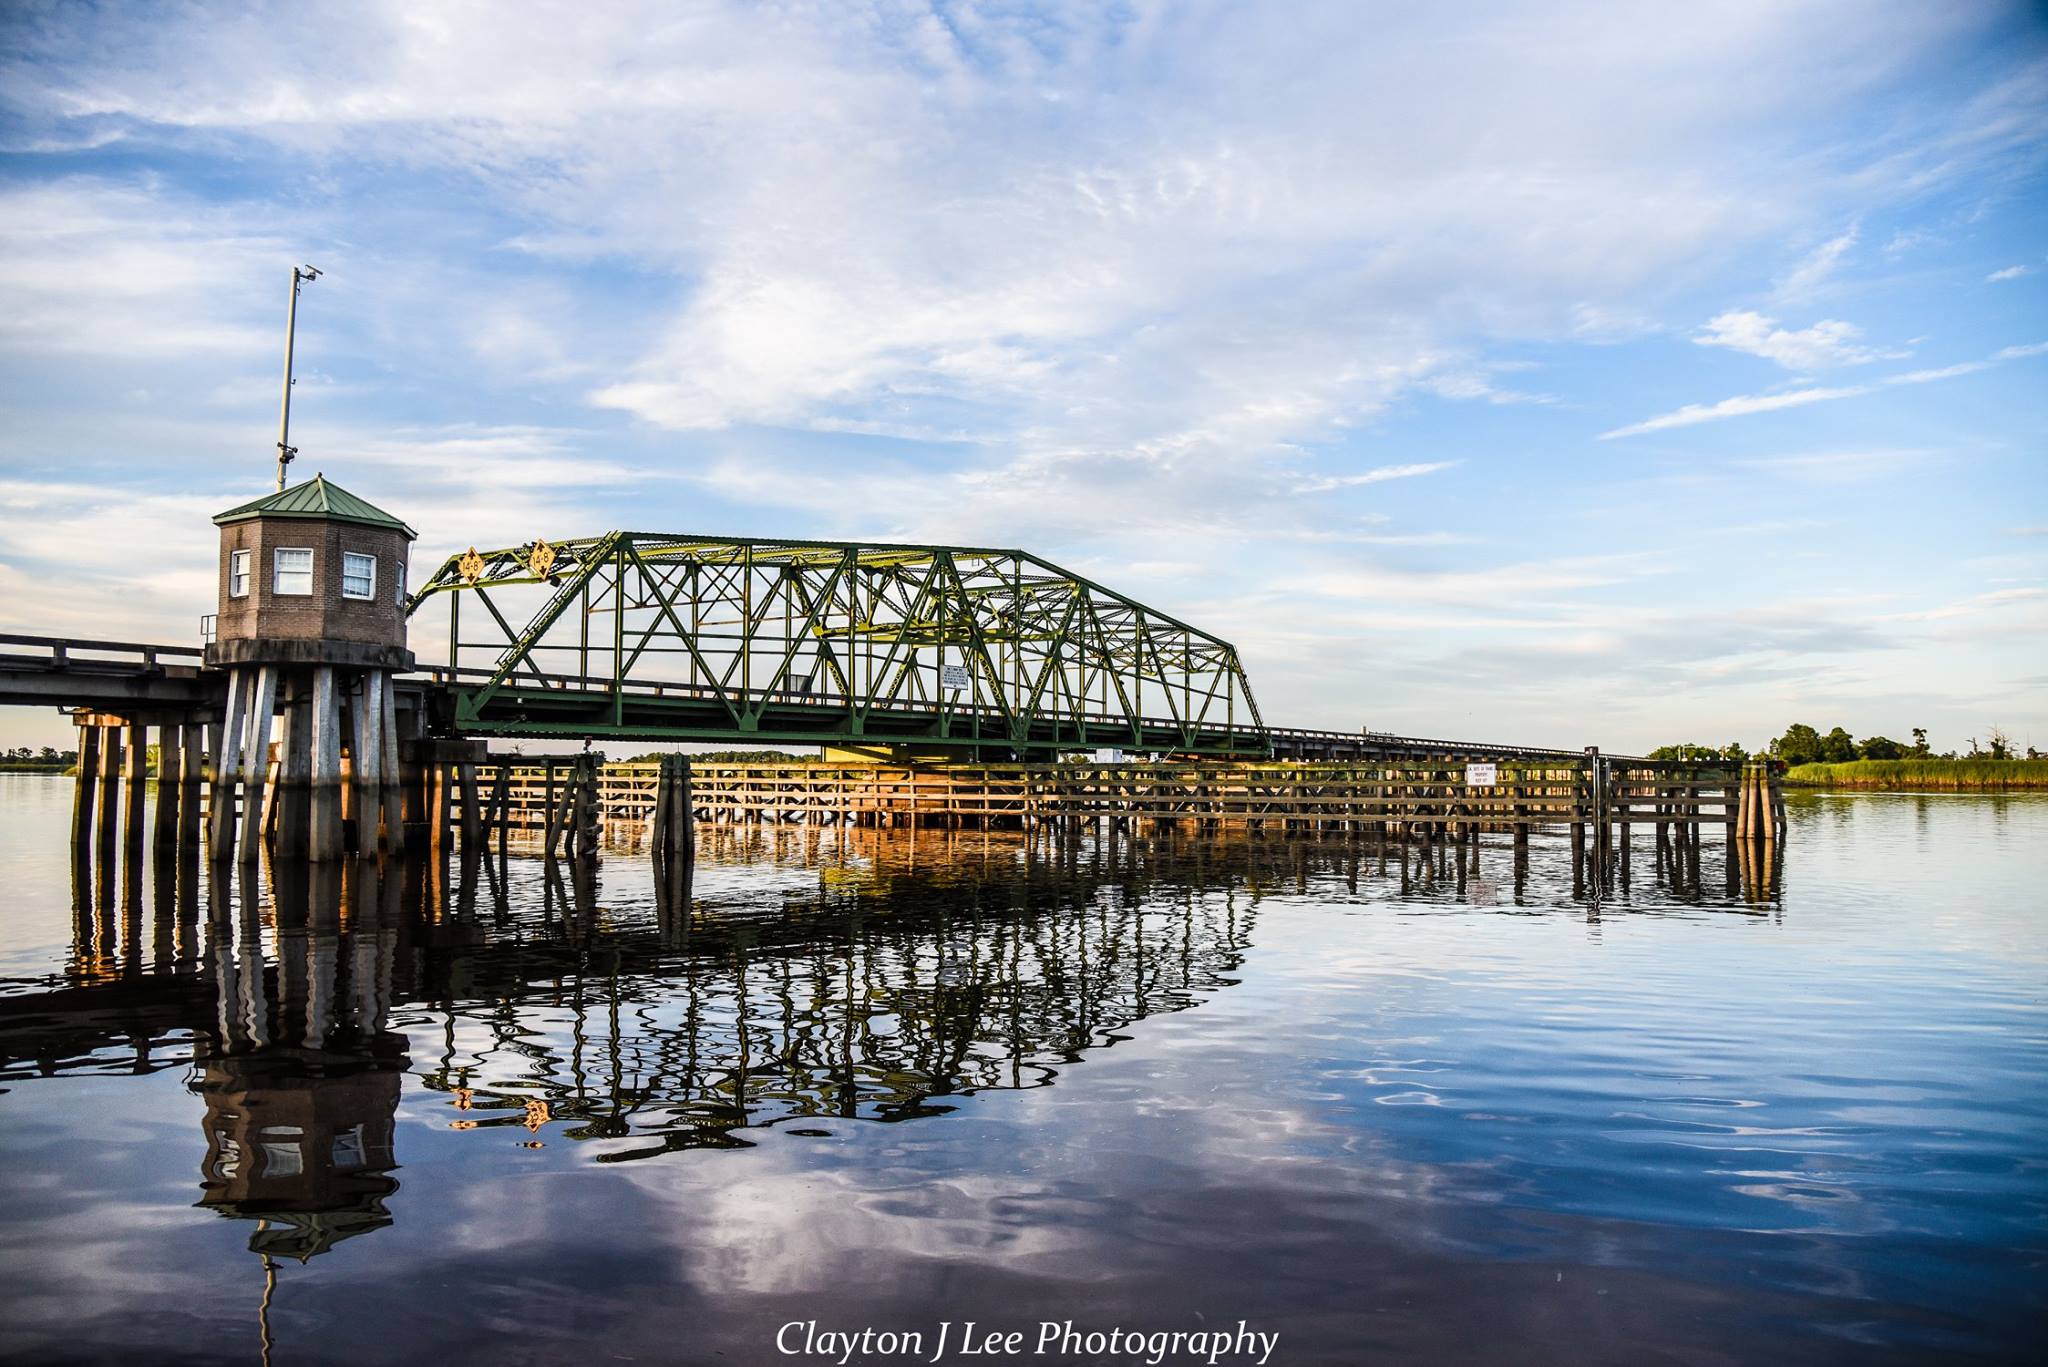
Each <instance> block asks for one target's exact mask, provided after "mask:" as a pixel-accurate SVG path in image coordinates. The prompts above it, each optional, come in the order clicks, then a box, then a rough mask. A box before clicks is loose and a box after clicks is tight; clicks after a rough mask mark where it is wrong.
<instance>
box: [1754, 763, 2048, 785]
mask: <svg viewBox="0 0 2048 1367" xmlns="http://www.w3.org/2000/svg"><path fill="white" fill-rule="evenodd" d="M1785 784H1786V786H1787V787H1790V788H1863V789H1871V790H1875V791H1879V792H1915V791H1917V792H1925V791H1929V790H1933V791H1937V792H2006V791H2011V790H2013V789H2030V788H2032V789H2042V790H2048V759H1859V760H1853V761H1850V762H1849V763H1846V764H1795V765H1793V766H1792V767H1791V768H1790V769H1788V770H1787V771H1786V772H1785Z"/></svg>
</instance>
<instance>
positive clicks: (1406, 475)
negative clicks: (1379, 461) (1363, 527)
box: [1294, 460, 1458, 494]
mask: <svg viewBox="0 0 2048 1367" xmlns="http://www.w3.org/2000/svg"><path fill="white" fill-rule="evenodd" d="M1457 463H1458V462H1457V461H1454V460H1432V461H1425V462H1419V463H1416V464H1411V465H1381V466H1377V467H1375V468H1374V469H1371V470H1362V471H1360V472H1359V473H1358V474H1355V475H1330V476H1327V477H1325V478H1322V479H1313V480H1310V481H1308V482H1307V483H1305V484H1297V485H1295V486H1294V492H1295V493H1297V494H1324V493H1328V492H1330V491H1331V490H1332V489H1355V488H1358V487H1359V486H1361V485H1366V484H1384V483H1385V482H1386V481H1388V480H1390V479H1414V478H1415V477H1416V476H1418V475H1433V474H1435V473H1436V472H1437V471H1439V470H1448V469H1450V468H1451V467H1452V466H1454V465H1456V464H1457Z"/></svg>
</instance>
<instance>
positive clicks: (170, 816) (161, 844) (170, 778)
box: [156, 722, 185, 850]
mask: <svg viewBox="0 0 2048 1367" xmlns="http://www.w3.org/2000/svg"><path fill="white" fill-rule="evenodd" d="M183 730H184V728H183V727H180V726H177V725H175V724H173V723H169V722H166V723H164V724H162V725H160V726H158V727H157V729H156V734H157V743H156V847H157V848H158V849H160V850H161V849H176V848H177V845H178V808H179V804H180V802H181V801H182V800H183V799H184V794H185V781H184V776H185V746H184V743H183V736H182V734H181V733H182V732H183Z"/></svg>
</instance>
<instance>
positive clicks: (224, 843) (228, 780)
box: [206, 669, 254, 859]
mask: <svg viewBox="0 0 2048 1367" xmlns="http://www.w3.org/2000/svg"><path fill="white" fill-rule="evenodd" d="M252 687H254V681H253V680H251V679H250V677H249V671H248V670H246V669H234V670H230V671H228V706H227V712H226V713H225V714H224V716H223V717H222V719H221V725H220V727H219V728H218V729H214V728H209V731H210V732H211V739H213V740H214V742H215V744H214V746H213V797H212V804H213V806H212V810H211V811H209V812H208V813H207V821H206V826H207V830H206V837H207V840H208V841H209V842H211V844H212V846H213V857H214V858H215V859H225V858H226V857H227V855H228V851H229V850H231V849H233V848H234V841H235V827H234V811H235V780H236V779H237V778H239V777H240V776H241V765H242V729H243V727H244V726H245V725H247V723H248V713H249V692H250V690H251V688H252Z"/></svg>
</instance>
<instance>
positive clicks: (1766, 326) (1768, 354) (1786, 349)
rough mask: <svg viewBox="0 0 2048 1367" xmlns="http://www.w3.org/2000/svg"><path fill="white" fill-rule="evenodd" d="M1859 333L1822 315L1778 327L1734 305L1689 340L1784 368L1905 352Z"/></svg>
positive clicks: (1810, 367)
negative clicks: (1867, 341) (1865, 341)
mask: <svg viewBox="0 0 2048 1367" xmlns="http://www.w3.org/2000/svg"><path fill="white" fill-rule="evenodd" d="M1860 336H1862V332H1861V331H1860V330H1859V329H1858V328H1857V327H1856V325H1855V324H1854V323H1844V322H1840V321H1837V320H1834V319H1825V320H1823V321H1821V322H1818V323H1815V324H1814V325H1813V326H1812V327H1807V328H1800V329H1798V330H1796V331H1795V330H1793V329H1790V328H1781V327H1779V326H1778V325H1777V320H1776V319H1773V318H1767V317H1765V316H1764V315H1763V314H1761V313H1753V312H1749V311H1747V310H1741V309H1737V310H1731V311H1730V312H1727V313H1723V314H1721V315H1719V316H1718V317H1715V318H1711V319H1709V320H1707V325H1706V327H1705V329H1704V330H1703V331H1701V332H1700V333H1699V334H1698V335H1697V336H1695V337H1694V338H1693V340H1694V341H1695V342H1697V343H1699V344H1700V345H1701V346H1717V347H1727V348H1728V349H1729V350H1731V351H1740V352H1744V353H1746V354H1748V355H1751V356H1761V357H1763V358H1764V359H1765V360H1767V361H1775V362H1777V363H1778V364H1779V365H1781V366H1783V367H1785V368H1786V369H1787V370H1826V369H1829V368H1831V367H1834V366H1847V365H1863V364H1866V363H1868V362H1870V361H1876V360H1881V359H1885V358H1887V357H1893V358H1895V357H1898V356H1902V355H1904V354H1905V353H1904V352H1900V351H1881V350H1878V349H1877V348H1875V347H1869V346H1864V345H1862V344H1861V343H1859V342H1858V341H1857V340H1856V339H1857V338H1858V337H1860Z"/></svg>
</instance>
